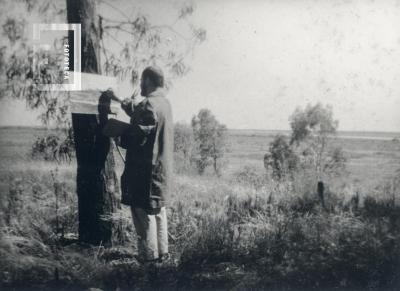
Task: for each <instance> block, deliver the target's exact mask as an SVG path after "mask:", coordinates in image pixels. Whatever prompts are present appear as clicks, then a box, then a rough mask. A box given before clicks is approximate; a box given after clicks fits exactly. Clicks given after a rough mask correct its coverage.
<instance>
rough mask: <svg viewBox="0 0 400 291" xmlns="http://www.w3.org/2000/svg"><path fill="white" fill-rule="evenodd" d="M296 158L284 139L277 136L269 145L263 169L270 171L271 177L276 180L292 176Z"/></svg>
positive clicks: (295, 166)
mask: <svg viewBox="0 0 400 291" xmlns="http://www.w3.org/2000/svg"><path fill="white" fill-rule="evenodd" d="M297 163H298V158H297V156H296V154H295V153H294V152H293V151H292V149H291V146H290V145H289V144H288V143H287V141H286V138H285V137H284V136H282V135H277V136H276V137H275V138H274V140H273V141H272V142H271V143H270V146H269V152H268V153H267V154H266V155H265V156H264V167H265V168H266V169H267V171H268V170H272V176H273V177H274V178H276V179H278V180H280V179H282V178H284V177H288V176H290V175H292V174H293V172H294V171H295V170H296V168H297Z"/></svg>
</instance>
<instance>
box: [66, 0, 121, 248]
mask: <svg viewBox="0 0 400 291" xmlns="http://www.w3.org/2000/svg"><path fill="white" fill-rule="evenodd" d="M95 15H96V14H95V1H94V0H67V18H68V22H69V23H81V36H82V37H81V54H82V55H81V68H82V72H85V73H96V74H100V73H101V70H100V58H99V57H100V55H99V41H100V39H99V34H98V31H97V30H98V28H97V25H96V18H95ZM68 40H69V46H70V48H73V47H74V43H73V31H70V32H69V33H68ZM71 51H73V50H71ZM73 53H74V52H71V53H70V70H73V69H74V68H73V60H74V56H73ZM101 97H102V96H99V98H101ZM99 111H100V112H99V114H98V115H95V114H76V113H73V114H72V127H73V130H74V141H75V149H76V157H77V165H78V168H77V177H76V184H77V187H76V189H77V195H78V211H79V239H80V240H81V241H83V242H86V243H90V244H96V245H98V244H100V243H102V244H103V245H108V244H110V243H111V242H112V241H114V238H115V235H116V233H117V232H118V227H115V226H114V225H113V223H112V221H111V220H110V219H108V220H107V219H106V220H105V219H104V218H106V217H110V215H112V213H114V212H115V211H116V209H118V208H119V207H120V205H119V200H118V199H117V195H118V194H119V187H118V179H117V175H116V173H115V160H114V156H113V144H112V143H111V140H110V138H108V137H106V136H104V135H103V134H102V128H103V127H104V125H105V123H106V122H107V119H108V116H107V110H101V108H100V107H99Z"/></svg>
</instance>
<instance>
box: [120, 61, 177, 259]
mask: <svg viewBox="0 0 400 291" xmlns="http://www.w3.org/2000/svg"><path fill="white" fill-rule="evenodd" d="M140 88H141V95H142V96H143V97H145V98H144V100H143V101H141V102H140V103H139V104H136V105H135V104H134V102H133V100H132V99H129V98H128V99H125V100H124V101H122V103H121V107H122V109H123V110H124V111H125V112H126V113H127V114H128V115H129V116H130V118H131V121H130V123H131V127H130V129H129V130H128V131H127V132H126V133H125V134H124V135H123V136H121V141H120V145H121V146H122V147H123V148H125V149H126V150H127V151H126V159H125V169H124V173H123V175H122V177H121V186H122V192H123V197H122V201H121V202H122V203H124V204H127V205H130V206H131V210H132V218H133V223H134V225H135V229H136V232H137V235H138V238H139V240H138V248H139V257H140V259H142V260H144V261H154V260H158V261H163V260H165V259H166V258H168V257H169V254H168V229H167V215H166V209H165V206H166V199H167V197H168V192H169V187H170V180H171V174H172V161H173V122H172V112H171V105H170V103H169V101H168V100H167V99H166V98H165V91H164V76H163V73H162V71H161V69H159V68H157V67H148V68H146V69H145V70H144V71H143V73H142V79H141V84H140Z"/></svg>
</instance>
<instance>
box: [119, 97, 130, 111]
mask: <svg viewBox="0 0 400 291" xmlns="http://www.w3.org/2000/svg"><path fill="white" fill-rule="evenodd" d="M131 102H132V99H130V98H126V99H124V100H122V102H121V108H122V109H123V110H124V111H125V112H127V111H132V108H131V106H132V105H131Z"/></svg>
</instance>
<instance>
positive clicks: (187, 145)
mask: <svg viewBox="0 0 400 291" xmlns="http://www.w3.org/2000/svg"><path fill="white" fill-rule="evenodd" d="M194 149H195V144H194V136H193V130H192V128H191V127H190V126H189V125H187V124H185V123H176V124H175V126H174V152H175V153H176V155H177V157H178V159H179V162H180V165H179V166H180V168H182V169H184V170H187V169H189V168H190V165H191V163H192V160H193V154H194ZM175 168H176V167H175Z"/></svg>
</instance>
